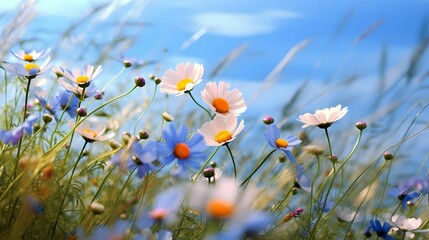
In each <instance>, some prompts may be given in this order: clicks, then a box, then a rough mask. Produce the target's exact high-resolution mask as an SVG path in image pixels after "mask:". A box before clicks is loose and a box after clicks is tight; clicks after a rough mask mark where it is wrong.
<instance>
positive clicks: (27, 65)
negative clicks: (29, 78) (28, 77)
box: [24, 63, 40, 73]
mask: <svg viewBox="0 0 429 240" xmlns="http://www.w3.org/2000/svg"><path fill="white" fill-rule="evenodd" d="M24 68H25V70H27V72H28V73H30V71H31V70H32V69H35V68H37V72H40V68H39V66H38V65H37V64H34V63H27V64H25V66H24Z"/></svg>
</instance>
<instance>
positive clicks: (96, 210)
mask: <svg viewBox="0 0 429 240" xmlns="http://www.w3.org/2000/svg"><path fill="white" fill-rule="evenodd" d="M89 210H91V212H92V213H93V214H94V215H98V214H102V213H104V210H105V209H104V206H103V205H102V204H100V203H98V202H92V203H91V204H89Z"/></svg>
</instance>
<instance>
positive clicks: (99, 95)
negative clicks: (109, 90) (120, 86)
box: [94, 91, 103, 100]
mask: <svg viewBox="0 0 429 240" xmlns="http://www.w3.org/2000/svg"><path fill="white" fill-rule="evenodd" d="M94 98H95V99H96V100H101V99H103V93H102V92H100V91H97V93H96V94H95V95H94Z"/></svg>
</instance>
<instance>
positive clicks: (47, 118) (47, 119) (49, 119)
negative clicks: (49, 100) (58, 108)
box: [42, 113, 52, 123]
mask: <svg viewBox="0 0 429 240" xmlns="http://www.w3.org/2000/svg"><path fill="white" fill-rule="evenodd" d="M42 120H43V122H44V123H50V122H52V116H51V115H49V114H46V113H45V114H43V117H42Z"/></svg>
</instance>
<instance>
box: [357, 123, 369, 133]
mask: <svg viewBox="0 0 429 240" xmlns="http://www.w3.org/2000/svg"><path fill="white" fill-rule="evenodd" d="M366 127H367V125H366V122H363V121H360V122H357V123H356V128H357V129H359V130H361V131H362V130H364V129H365V128H366Z"/></svg>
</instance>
